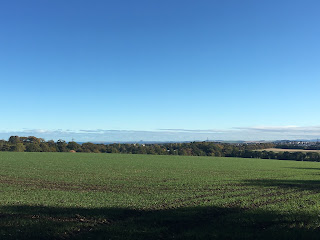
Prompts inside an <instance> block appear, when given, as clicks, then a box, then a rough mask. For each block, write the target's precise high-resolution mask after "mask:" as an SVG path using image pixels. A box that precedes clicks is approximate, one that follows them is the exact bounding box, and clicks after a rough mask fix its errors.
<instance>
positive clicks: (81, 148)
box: [0, 136, 320, 162]
mask: <svg viewBox="0 0 320 240" xmlns="http://www.w3.org/2000/svg"><path fill="white" fill-rule="evenodd" d="M275 146H276V145H275V144H274V143H241V144H239V143H237V144H231V143H221V142H207V141H205V142H190V143H163V144H127V143H113V144H94V143H91V142H87V143H82V144H79V143H77V142H74V141H71V142H66V141H64V140H61V139H60V140H58V141H56V142H55V141H53V140H49V141H45V140H44V139H42V138H37V137H34V136H29V137H19V136H11V137H10V138H9V140H8V141H5V140H0V151H13V152H87V153H90V152H91V153H124V154H153V155H183V156H215V157H241V158H262V159H281V160H297V161H318V162H320V154H319V153H316V152H308V153H303V152H278V153H276V152H272V151H265V150H262V149H267V148H272V147H275Z"/></svg>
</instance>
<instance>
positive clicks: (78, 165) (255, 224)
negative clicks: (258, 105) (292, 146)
mask: <svg viewBox="0 0 320 240" xmlns="http://www.w3.org/2000/svg"><path fill="white" fill-rule="evenodd" d="M319 171H320V168H319V163H316V162H301V161H279V160H266V159H245V158H223V157H189V156H156V155H138V154H136V155H132V154H86V153H83V154H72V153H26V152H22V153H14V152H0V192H1V194H0V219H1V221H0V239H318V237H319V234H320V231H319V226H320V214H319V209H320V179H319V173H320V172H319Z"/></svg>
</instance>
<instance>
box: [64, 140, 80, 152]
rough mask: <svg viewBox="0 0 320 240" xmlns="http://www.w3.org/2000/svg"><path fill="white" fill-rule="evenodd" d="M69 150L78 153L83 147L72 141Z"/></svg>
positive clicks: (68, 145) (68, 146) (69, 143)
mask: <svg viewBox="0 0 320 240" xmlns="http://www.w3.org/2000/svg"><path fill="white" fill-rule="evenodd" d="M67 148H68V149H69V151H70V150H74V151H78V150H79V149H81V145H80V144H78V143H76V142H74V141H71V142H68V144H67Z"/></svg>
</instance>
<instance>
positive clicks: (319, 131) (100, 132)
mask: <svg viewBox="0 0 320 240" xmlns="http://www.w3.org/2000/svg"><path fill="white" fill-rule="evenodd" d="M15 135H17V136H36V137H41V138H44V139H45V140H51V139H53V140H58V139H63V140H66V141H70V140H72V139H74V140H75V141H78V142H86V141H101V142H113V141H114V142H122V141H123V142H126V141H128V142H132V141H141V140H143V141H204V140H207V139H209V140H244V141H259V140H267V141H268V140H283V139H288V140H295V139H307V140H310V139H317V138H319V137H320V126H304V127H299V126H255V127H234V128H231V129H158V130H150V131H147V130H145V131H143V130H115V129H80V130H70V129H66V130H63V129H56V130H46V129H23V130H0V138H1V139H8V138H9V137H10V136H15Z"/></svg>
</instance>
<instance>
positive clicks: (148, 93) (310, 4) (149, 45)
mask: <svg viewBox="0 0 320 240" xmlns="http://www.w3.org/2000/svg"><path fill="white" fill-rule="evenodd" d="M319 11H320V1H318V0H300V1H295V0H282V1H281V0H277V1H275V0H268V1H256V0H251V1H248V0H243V1H239V0H229V1H223V0H209V1H204V0H197V1H194V0H192V1H191V0H144V1H143V0H135V1H132V0H126V1H125V0H114V1H109V0H101V1H97V0H92V1H91V0H90V1H88V0H87V1H84V0H68V1H65V0H50V1H49V0H38V1H35V0H28V1H25V0H21V1H18V0H10V1H1V2H0V83H1V84H0V96H1V104H0V106H1V111H0V138H7V137H8V136H10V135H11V134H14V133H19V134H20V135H35V136H39V137H45V138H46V139H51V138H53V139H57V138H63V137H64V138H67V139H65V140H70V138H71V137H74V138H75V139H76V140H78V141H87V140H99V141H104V140H108V141H117V140H119V141H125V140H141V139H143V140H157V139H159V140H203V139H207V138H209V139H224V140H226V139H230V140H231V139H243V140H259V139H266V140H270V139H285V138H291V139H294V138H312V139H314V138H318V137H320V127H319V126H320V122H319V121H320V111H319V103H320V99H319V93H320V45H319V42H320V28H319V26H320V14H319Z"/></svg>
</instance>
